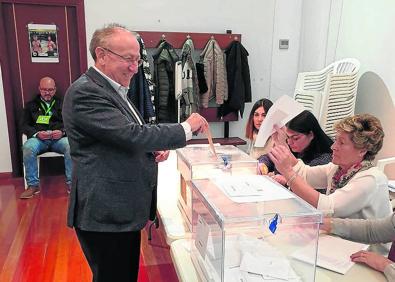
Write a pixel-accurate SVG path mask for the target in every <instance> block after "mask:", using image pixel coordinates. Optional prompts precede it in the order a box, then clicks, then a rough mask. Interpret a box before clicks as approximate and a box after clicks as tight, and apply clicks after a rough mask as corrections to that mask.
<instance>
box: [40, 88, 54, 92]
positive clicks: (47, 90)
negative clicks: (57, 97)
mask: <svg viewBox="0 0 395 282" xmlns="http://www.w3.org/2000/svg"><path fill="white" fill-rule="evenodd" d="M40 91H42V92H47V93H48V92H54V91H55V88H40Z"/></svg>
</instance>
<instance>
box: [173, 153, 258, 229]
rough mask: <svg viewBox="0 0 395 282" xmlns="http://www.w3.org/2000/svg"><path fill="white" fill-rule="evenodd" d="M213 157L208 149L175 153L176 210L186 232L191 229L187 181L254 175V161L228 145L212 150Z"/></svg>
mask: <svg viewBox="0 0 395 282" xmlns="http://www.w3.org/2000/svg"><path fill="white" fill-rule="evenodd" d="M215 151H216V153H217V156H214V155H213V154H212V153H211V151H210V150H209V147H208V145H192V146H187V147H184V148H181V149H177V150H176V152H177V169H178V171H179V172H180V174H181V181H180V183H181V185H180V186H181V187H180V195H179V200H178V206H179V208H180V210H181V212H182V214H183V217H184V219H185V222H186V223H187V225H188V227H189V229H190V230H191V228H192V223H191V220H192V192H191V188H190V184H189V181H190V180H192V179H206V178H210V177H218V176H221V175H249V174H257V168H258V161H257V160H255V159H254V158H251V157H250V156H249V155H248V154H246V153H245V152H244V151H242V150H240V149H238V148H237V147H235V146H232V145H224V146H215Z"/></svg>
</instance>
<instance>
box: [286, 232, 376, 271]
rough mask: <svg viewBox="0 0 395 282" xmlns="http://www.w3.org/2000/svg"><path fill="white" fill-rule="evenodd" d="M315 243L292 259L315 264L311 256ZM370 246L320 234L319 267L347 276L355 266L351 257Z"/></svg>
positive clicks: (300, 250)
mask: <svg viewBox="0 0 395 282" xmlns="http://www.w3.org/2000/svg"><path fill="white" fill-rule="evenodd" d="M314 243H315V242H312V243H311V244H309V245H307V246H306V247H304V248H302V249H299V250H297V251H296V252H295V253H293V254H292V257H294V258H296V259H298V260H301V261H305V262H308V263H313V261H312V259H313V258H312V256H308V255H306V254H311V250H312V248H314V245H315V244H314ZM368 248H369V245H366V244H362V243H357V242H352V241H348V240H345V239H342V238H340V237H334V236H330V235H327V234H320V236H319V239H318V254H317V265H318V266H320V267H323V268H326V269H329V270H332V271H334V272H338V273H341V274H346V272H347V271H348V270H349V269H350V268H351V267H352V266H353V265H354V264H355V263H354V262H352V261H351V259H350V256H351V255H352V254H353V253H356V252H358V251H361V250H367V249H368Z"/></svg>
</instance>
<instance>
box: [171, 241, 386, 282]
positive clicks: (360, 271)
mask: <svg viewBox="0 0 395 282" xmlns="http://www.w3.org/2000/svg"><path fill="white" fill-rule="evenodd" d="M190 244H191V243H190V240H189V239H180V240H177V241H174V242H173V243H172V244H171V245H170V255H171V257H172V260H173V264H174V268H175V270H176V272H177V275H178V278H179V280H180V281H182V282H184V281H185V282H195V281H196V282H197V281H199V278H198V274H197V272H196V270H195V267H194V266H193V263H192V260H191V257H190V253H189V249H190ZM315 281H317V282H350V281H351V282H353V281H355V282H360V281H369V282H387V279H386V278H385V276H384V275H383V274H382V273H380V272H378V271H375V270H373V269H371V268H369V267H367V266H366V265H362V264H355V265H354V266H353V267H352V268H351V269H350V270H349V271H348V272H347V273H346V274H345V275H342V274H339V273H336V272H333V271H330V270H327V269H324V268H320V267H317V271H316V279H315Z"/></svg>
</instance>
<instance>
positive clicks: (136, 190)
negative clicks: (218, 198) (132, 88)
mask: <svg viewBox="0 0 395 282" xmlns="http://www.w3.org/2000/svg"><path fill="white" fill-rule="evenodd" d="M136 112H138V111H137V110H136ZM63 120H64V125H65V128H66V132H67V135H68V138H69V143H70V149H71V157H72V159H73V184H72V185H73V187H72V189H71V190H72V192H71V195H70V203H69V213H68V225H69V226H70V227H72V226H74V227H78V228H79V229H81V230H86V231H96V232H125V231H136V230H140V229H142V228H143V227H144V226H145V224H146V222H147V220H148V217H149V214H150V209H151V204H152V195H153V192H154V190H155V189H156V182H157V164H156V162H155V158H154V156H153V154H152V152H154V151H157V150H165V149H175V148H179V147H183V146H185V144H186V140H185V132H184V129H183V127H182V126H181V125H180V124H167V125H164V124H162V125H146V124H145V125H142V126H141V125H139V124H138V123H137V119H136V117H135V116H134V114H133V112H132V111H131V110H130V108H129V107H128V105H127V103H126V102H125V101H124V100H123V99H122V98H121V96H120V95H119V94H118V93H117V92H116V91H115V90H114V89H113V88H112V86H111V85H110V84H109V83H108V81H106V80H105V79H104V78H103V77H102V76H101V75H100V74H99V73H98V72H97V71H96V70H95V69H93V68H90V69H89V70H88V71H87V72H86V73H85V74H83V75H82V76H81V77H80V78H79V79H78V80H76V81H75V82H74V83H73V84H72V85H71V86H70V88H69V89H68V90H67V93H66V95H65V98H64V103H63Z"/></svg>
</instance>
